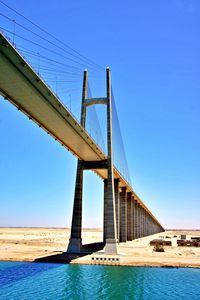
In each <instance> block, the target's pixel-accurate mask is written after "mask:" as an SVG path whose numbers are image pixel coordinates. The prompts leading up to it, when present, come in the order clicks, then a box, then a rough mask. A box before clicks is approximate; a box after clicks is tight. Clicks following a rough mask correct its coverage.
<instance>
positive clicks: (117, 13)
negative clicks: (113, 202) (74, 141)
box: [0, 0, 200, 228]
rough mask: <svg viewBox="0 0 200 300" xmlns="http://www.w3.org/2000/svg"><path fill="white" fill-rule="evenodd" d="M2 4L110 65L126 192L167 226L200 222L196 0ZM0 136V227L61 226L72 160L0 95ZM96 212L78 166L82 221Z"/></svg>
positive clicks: (67, 210) (96, 197) (91, 182)
mask: <svg viewBox="0 0 200 300" xmlns="http://www.w3.org/2000/svg"><path fill="white" fill-rule="evenodd" d="M6 3H7V4H8V5H10V6H11V7H13V8H14V9H16V10H17V11H19V12H20V13H22V14H23V15H25V16H26V17H27V18H29V19H31V20H32V21H33V22H35V23H37V24H38V25H39V26H41V27H42V28H44V29H46V30H47V31H48V32H50V33H51V34H53V35H54V36H56V37H58V38H59V39H61V40H62V41H64V42H65V43H67V44H68V45H70V46H71V47H73V48H74V49H76V50H77V51H79V52H80V53H82V54H84V55H86V56H87V57H89V58H90V59H92V60H93V61H95V62H96V63H98V64H99V65H101V66H103V67H104V68H106V66H107V65H109V66H110V68H111V71H112V80H113V90H114V92H115V99H116V103H117V109H118V114H119V119H120V125H121V131H122V135H123V139H124V144H125V150H126V154H127V159H128V165H129V170H130V174H131V180H132V183H133V187H134V190H135V191H136V193H137V194H138V195H139V196H140V197H141V199H142V200H143V201H144V202H145V203H146V204H147V206H148V207H149V208H150V209H151V210H152V212H153V213H154V214H155V216H156V217H157V218H158V219H159V221H160V222H161V224H162V225H163V226H165V227H166V228H200V220H199V211H200V189H199V187H200V171H199V170H200V159H199V153H200V137H199V136H200V135H199V131H200V117H199V114H200V39H199V29H200V2H199V1H198V0H168V1H161V0H151V1H149V0H140V1H131V0H129V1H128V0H124V1H116V0H115V1H114V0H110V1H105V0H102V1H93V0H85V1H81V0H77V1H64V0H59V1H47V0H43V1H39V0H35V1H24V0H19V1H14V0H6ZM0 13H3V14H6V15H8V14H9V11H8V10H6V9H5V7H4V6H3V5H2V4H0ZM12 18H15V17H14V15H13V17H12ZM0 22H1V23H0V24H3V22H4V21H3V19H0ZM1 26H2V25H1ZM97 75H98V73H97ZM97 75H95V76H97ZM98 76H100V77H101V80H102V82H104V80H105V78H104V76H105V74H104V73H102V72H100V73H99V75H98ZM81 84H82V83H81V78H80V80H79V82H78V83H77V86H79V87H80V89H81ZM102 86H103V85H102V84H100V83H99V84H98V85H97V86H96V89H95V90H94V94H95V95H96V96H101V95H99V94H100V93H101V91H102V93H103V94H104V93H105V91H104V90H102ZM91 87H93V88H94V87H95V86H91ZM103 88H104V87H103ZM72 101H73V99H72ZM70 105H71V103H70ZM0 141H1V142H0V204H1V209H0V226H50V227H52V226H54V227H66V226H70V224H71V214H72V205H73V194H74V184H75V173H76V158H75V157H73V156H72V154H71V153H69V152H67V151H66V150H65V149H64V148H63V147H61V146H60V145H59V144H58V143H56V142H55V141H54V140H53V139H52V138H51V137H50V136H48V135H47V134H46V133H45V132H43V131H42V130H41V129H40V128H38V127H37V126H36V125H35V124H34V123H32V122H31V121H29V120H28V119H27V117H25V116H24V115H23V114H22V113H20V112H18V111H17V110H16V108H14V107H13V106H12V105H11V104H10V103H8V102H6V101H4V100H3V99H2V98H0ZM102 216H103V184H102V181H101V180H100V179H99V178H98V177H97V176H96V175H94V174H93V173H91V172H87V173H86V176H85V181H84V214H83V226H85V227H100V226H102V219H103V218H102Z"/></svg>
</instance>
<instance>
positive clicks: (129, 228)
mask: <svg viewBox="0 0 200 300" xmlns="http://www.w3.org/2000/svg"><path fill="white" fill-rule="evenodd" d="M132 204H133V202H132V193H130V192H129V193H127V241H132V239H133V208H132Z"/></svg>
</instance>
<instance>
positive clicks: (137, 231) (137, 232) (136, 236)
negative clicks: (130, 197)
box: [135, 201, 139, 239]
mask: <svg viewBox="0 0 200 300" xmlns="http://www.w3.org/2000/svg"><path fill="white" fill-rule="evenodd" d="M135 233H136V234H135V238H136V239H138V238H139V203H138V202H137V201H136V202H135Z"/></svg>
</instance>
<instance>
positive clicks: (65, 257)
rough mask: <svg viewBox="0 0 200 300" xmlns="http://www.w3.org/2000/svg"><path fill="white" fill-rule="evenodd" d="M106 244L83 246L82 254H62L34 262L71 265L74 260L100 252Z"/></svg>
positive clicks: (41, 258) (37, 259)
mask: <svg viewBox="0 0 200 300" xmlns="http://www.w3.org/2000/svg"><path fill="white" fill-rule="evenodd" d="M104 246H105V243H103V242H99V243H91V244H85V245H83V246H82V251H81V253H68V252H62V253H58V254H53V255H48V256H44V257H40V258H36V259H35V260H34V262H48V263H64V264H69V263H70V262H71V261H72V260H73V259H76V258H79V257H83V256H86V255H90V254H92V253H94V252H97V251H100V250H102V249H103V248H104Z"/></svg>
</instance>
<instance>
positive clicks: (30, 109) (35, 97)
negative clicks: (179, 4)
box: [0, 33, 160, 224]
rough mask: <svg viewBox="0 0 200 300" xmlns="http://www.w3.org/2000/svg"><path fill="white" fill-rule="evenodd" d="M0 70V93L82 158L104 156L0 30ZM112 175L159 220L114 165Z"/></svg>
mask: <svg viewBox="0 0 200 300" xmlns="http://www.w3.org/2000/svg"><path fill="white" fill-rule="evenodd" d="M0 70H1V72H0V94H1V95H2V96H3V97H5V98H6V99H7V100H9V101H10V102H11V103H12V104H13V105H15V106H16V107H17V108H18V109H19V110H21V111H22V112H23V113H25V114H26V115H27V116H28V117H29V118H31V119H32V120H33V121H34V122H36V123H37V124H38V125H39V126H40V127H42V128H43V129H44V130H45V131H47V132H48V133H49V134H50V135H51V136H53V137H54V138H55V139H56V140H57V141H58V142H60V143H61V144H62V145H63V146H64V147H66V148H67V149H68V150H69V151H71V152H72V153H73V154H74V155H76V156H77V157H78V158H80V159H81V160H85V161H95V160H103V159H106V155H105V153H103V151H102V150H101V149H100V148H99V146H98V145H97V144H96V143H95V141H94V140H93V139H92V138H91V136H90V135H89V134H88V133H87V132H86V130H85V129H84V128H83V127H82V126H81V125H80V124H79V122H78V121H77V120H76V119H75V117H74V116H73V115H72V113H71V112H70V111H69V110H68V109H67V108H66V107H65V106H64V104H62V103H61V101H60V100H59V99H58V97H57V96H56V95H55V94H54V93H53V91H52V90H51V89H50V88H49V87H48V86H47V84H46V83H45V82H44V81H43V80H42V79H41V77H39V76H38V75H37V74H36V72H35V71H34V70H33V69H32V67H31V66H30V65H29V64H28V63H27V61H25V59H24V58H23V57H22V56H21V55H20V53H19V52H18V51H17V50H16V49H15V48H14V47H13V45H12V44H11V43H10V42H9V41H8V40H7V39H6V38H5V37H4V36H3V34H2V33H0ZM94 171H95V173H97V174H98V175H99V176H100V177H101V178H102V179H105V178H107V171H106V170H100V169H99V170H97V169H96V170H94ZM114 176H115V178H119V179H120V185H121V186H126V187H127V191H130V192H132V193H133V195H134V196H135V198H136V199H137V201H138V202H139V203H140V204H141V205H142V206H143V207H144V209H145V210H146V211H147V212H148V213H149V214H150V215H151V216H152V218H153V219H155V221H156V222H157V223H158V224H160V223H159V222H158V220H157V219H156V218H155V217H154V216H153V215H152V213H151V211H150V210H149V209H148V208H147V207H146V205H145V204H144V203H143V202H142V200H141V199H140V198H139V197H138V196H137V195H136V193H135V192H134V191H133V189H132V187H131V186H130V184H129V183H128V182H127V181H126V180H125V179H124V178H123V176H122V175H121V174H120V172H119V171H118V170H117V168H116V167H114Z"/></svg>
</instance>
